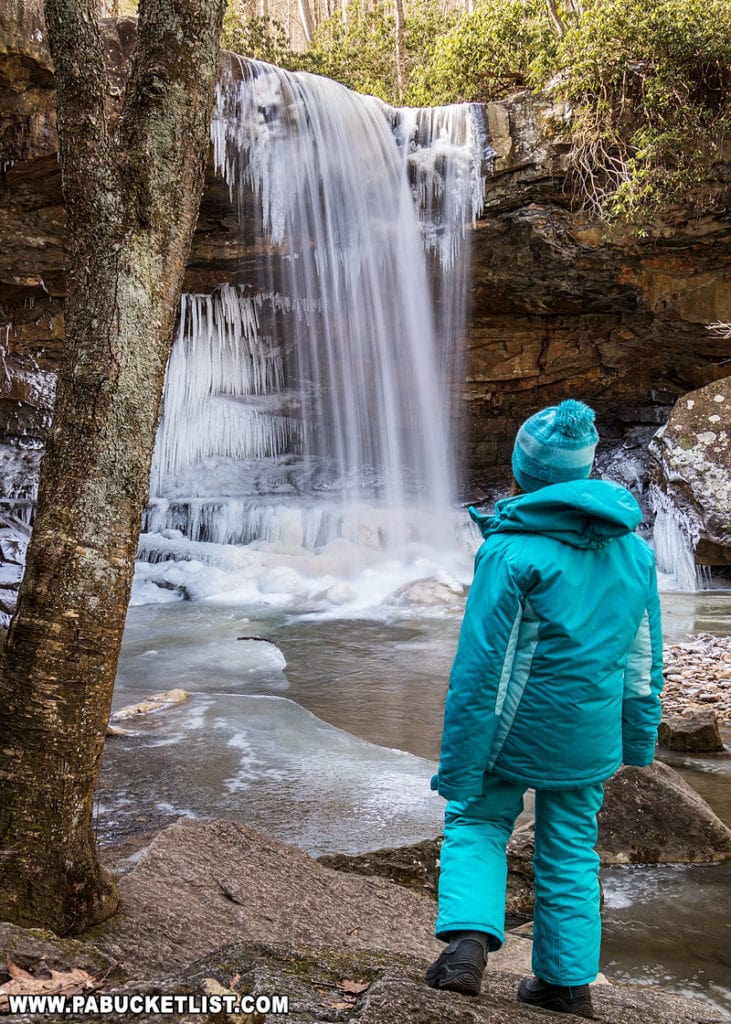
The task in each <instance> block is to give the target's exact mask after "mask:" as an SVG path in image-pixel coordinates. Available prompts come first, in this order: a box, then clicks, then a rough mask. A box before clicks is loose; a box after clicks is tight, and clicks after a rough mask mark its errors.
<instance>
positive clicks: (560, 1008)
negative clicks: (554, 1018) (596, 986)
mask: <svg viewBox="0 0 731 1024" xmlns="http://www.w3.org/2000/svg"><path fill="white" fill-rule="evenodd" d="M518 1002H519V1003H520V1004H521V1006H534V1007H535V1008H536V1009H537V1010H548V1011H549V1012H550V1013H573V1014H574V1015H575V1016H576V1017H585V1018H586V1019H587V1020H596V1017H595V1016H594V1008H593V1007H588V1006H587V1007H585V1009H586V1010H589V1012H588V1013H586V1012H584V1010H583V1009H582V1006H581V1005H580V1006H569V1004H568V1003H565V1002H564V1001H563V1000H562V999H555V998H553V999H547V1000H546V1001H545V1002H538V1001H537V1000H536V1001H535V1002H534V1001H533V1000H532V999H521V998H520V996H518Z"/></svg>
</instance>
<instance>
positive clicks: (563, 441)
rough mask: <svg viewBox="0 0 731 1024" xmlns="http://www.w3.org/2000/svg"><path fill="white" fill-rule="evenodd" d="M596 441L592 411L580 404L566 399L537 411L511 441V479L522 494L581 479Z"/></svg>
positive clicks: (592, 459)
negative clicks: (516, 483) (513, 442)
mask: <svg viewBox="0 0 731 1024" xmlns="http://www.w3.org/2000/svg"><path fill="white" fill-rule="evenodd" d="M598 440H599V435H598V434H597V432H596V428H595V426H594V410H593V409H590V408H589V406H588V405H584V403H583V402H577V401H576V400H575V399H573V398H567V399H566V401H565V402H561V404H560V405H551V406H549V407H548V408H547V409H541V411H540V412H537V413H535V415H534V416H531V417H530V419H527V420H526V421H525V423H524V424H523V425H522V426H521V428H520V430H519V431H518V436H517V437H516V438H515V446H514V447H513V476H514V477H515V479H516V481H517V482H518V484H519V485H520V486H521V487H522V488H523V490H524V491H537V490H538V488H539V487H545V486H546V485H547V484H559V483H563V482H564V481H566V480H584V479H586V477H588V476H589V474H590V473H591V467H592V464H593V462H594V449H595V448H596V445H597V441H598Z"/></svg>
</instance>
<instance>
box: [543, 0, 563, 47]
mask: <svg viewBox="0 0 731 1024" xmlns="http://www.w3.org/2000/svg"><path fill="white" fill-rule="evenodd" d="M546 8H547V10H548V16H549V18H550V19H551V21H552V22H553V27H554V29H555V30H556V35H557V36H559V37H560V38H561V39H563V37H564V36H565V35H566V25H565V24H564V22H563V19H562V17H561V15H560V14H559V13H558V6H557V5H556V0H546Z"/></svg>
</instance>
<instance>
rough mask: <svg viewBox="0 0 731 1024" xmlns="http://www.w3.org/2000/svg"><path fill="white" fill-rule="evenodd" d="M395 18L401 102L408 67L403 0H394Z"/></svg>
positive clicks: (398, 86)
mask: <svg viewBox="0 0 731 1024" xmlns="http://www.w3.org/2000/svg"><path fill="white" fill-rule="evenodd" d="M393 11H394V20H395V22H396V53H395V56H396V87H397V89H398V98H399V103H402V102H403V98H404V92H405V90H406V68H405V66H404V4H403V0H393Z"/></svg>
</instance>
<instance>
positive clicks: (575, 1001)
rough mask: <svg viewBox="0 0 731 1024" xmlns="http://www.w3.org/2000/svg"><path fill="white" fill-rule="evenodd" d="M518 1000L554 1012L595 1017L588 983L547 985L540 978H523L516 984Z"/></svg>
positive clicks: (592, 1018) (591, 1018) (590, 1018)
mask: <svg viewBox="0 0 731 1024" xmlns="http://www.w3.org/2000/svg"><path fill="white" fill-rule="evenodd" d="M518 1002H519V1003H529V1004H530V1005H531V1006H542V1007H543V1009H544V1010H553V1011H554V1012H555V1013H575V1014H576V1016H577V1017H588V1018H589V1020H594V1019H595V1018H594V1007H593V1006H592V1005H591V991H590V990H589V986H588V985H575V986H573V987H572V986H570V985H549V983H548V982H547V981H541V979H540V978H523V980H522V981H521V983H520V985H519V986H518Z"/></svg>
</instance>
